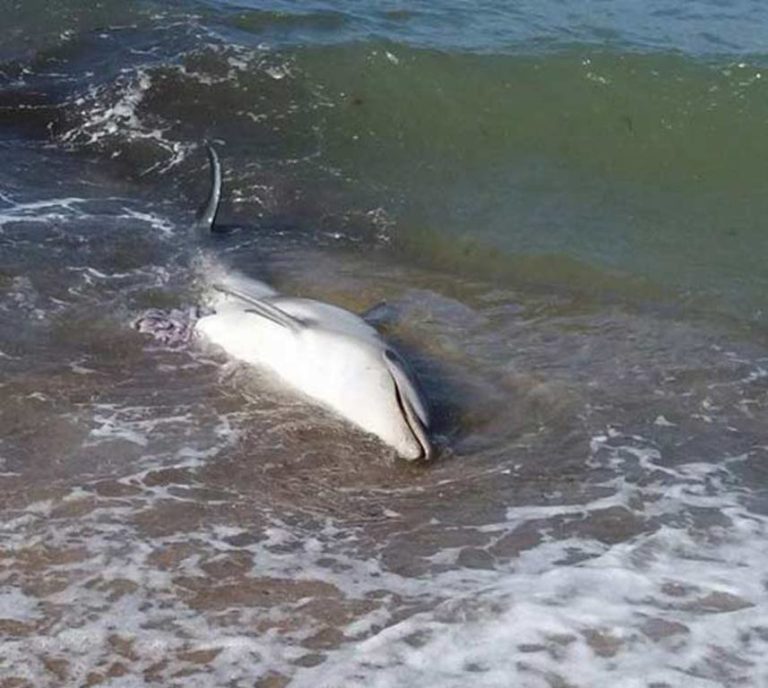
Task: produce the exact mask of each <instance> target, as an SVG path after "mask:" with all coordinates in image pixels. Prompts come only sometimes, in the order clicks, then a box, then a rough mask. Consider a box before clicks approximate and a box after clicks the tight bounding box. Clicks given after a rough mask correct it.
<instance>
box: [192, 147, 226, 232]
mask: <svg viewBox="0 0 768 688" xmlns="http://www.w3.org/2000/svg"><path fill="white" fill-rule="evenodd" d="M205 147H206V149H207V150H208V162H209V165H210V170H211V190H210V191H209V192H208V200H207V201H206V202H205V206H204V207H203V208H201V210H200V213H199V214H198V216H197V222H196V223H195V227H196V229H197V230H198V231H199V232H201V233H208V232H212V231H214V229H213V225H214V222H215V221H216V213H218V212H219V203H220V202H221V163H219V156H218V155H217V153H216V151H215V149H214V148H213V146H211V145H210V144H209V143H206V144H205Z"/></svg>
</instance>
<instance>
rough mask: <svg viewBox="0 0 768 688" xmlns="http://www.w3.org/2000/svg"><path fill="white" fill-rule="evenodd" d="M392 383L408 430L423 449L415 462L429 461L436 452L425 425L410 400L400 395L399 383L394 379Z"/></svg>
mask: <svg viewBox="0 0 768 688" xmlns="http://www.w3.org/2000/svg"><path fill="white" fill-rule="evenodd" d="M392 382H393V383H394V385H395V398H396V399H397V405H398V407H399V408H400V412H401V413H402V414H403V417H404V418H405V422H406V424H407V425H408V429H409V430H410V431H411V434H412V435H413V437H414V439H415V440H416V442H417V443H418V444H419V447H421V454H420V455H419V456H417V457H416V458H415V459H414V460H415V461H419V460H422V461H429V460H430V459H432V457H433V455H434V450H433V448H432V444H431V443H430V441H429V437H427V432H426V428H425V427H424V424H423V423H422V422H421V419H420V418H419V417H418V415H417V414H416V412H415V411H414V409H413V408H412V407H411V404H410V403H409V402H408V399H406V398H405V397H404V396H403V395H402V394H401V393H400V388H399V387H398V386H397V381H396V380H395V379H394V377H393V378H392Z"/></svg>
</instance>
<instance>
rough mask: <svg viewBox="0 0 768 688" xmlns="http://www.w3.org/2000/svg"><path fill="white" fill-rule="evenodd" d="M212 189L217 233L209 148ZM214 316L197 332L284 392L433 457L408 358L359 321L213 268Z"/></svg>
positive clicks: (208, 227)
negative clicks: (266, 374)
mask: <svg viewBox="0 0 768 688" xmlns="http://www.w3.org/2000/svg"><path fill="white" fill-rule="evenodd" d="M208 156H209V160H210V167H211V189H210V193H209V196H208V200H207V203H206V205H205V207H204V209H203V211H202V213H201V215H200V217H199V219H198V221H197V229H198V231H204V232H211V231H215V228H214V222H215V218H216V214H217V211H218V207H219V202H220V200H221V166H220V163H219V159H218V156H217V154H216V151H215V150H214V149H213V148H212V147H211V146H208ZM210 272H211V274H209V275H208V276H207V277H208V279H209V283H210V284H211V286H212V298H211V303H210V305H211V306H212V308H213V311H214V312H213V313H212V314H210V315H205V316H203V317H201V318H200V319H199V320H198V321H197V323H196V325H195V331H196V332H198V333H199V334H201V335H202V336H203V337H204V338H205V339H207V340H208V341H209V342H211V343H213V344H215V345H217V346H219V347H221V348H222V349H223V350H224V351H225V352H227V353H228V354H229V355H231V356H232V357H234V358H236V359H239V360H241V361H244V362H245V363H249V364H252V365H254V366H258V367H260V368H262V369H266V370H269V371H272V372H273V373H275V374H276V375H277V376H278V377H279V379H280V380H282V381H283V382H284V383H285V384H286V385H287V386H289V387H291V388H292V389H294V390H297V391H298V392H301V393H303V394H304V395H305V396H306V397H308V398H309V399H311V400H313V401H315V402H318V403H320V404H322V405H323V406H325V407H327V408H329V409H331V410H332V411H334V412H336V413H337V414H338V415H340V416H342V417H343V418H346V419H347V420H349V421H351V422H352V423H354V424H355V425H357V426H358V427H359V428H361V429H363V430H365V431H367V432H369V433H371V434H373V435H376V436H377V437H378V438H379V439H381V440H382V441H383V442H385V443H386V444H388V445H389V446H391V447H393V448H394V450H395V451H396V452H397V454H398V455H399V456H401V457H402V458H404V459H408V460H417V459H430V458H431V457H432V455H433V448H432V444H431V442H430V438H429V433H428V431H429V415H428V411H427V405H426V404H425V402H424V400H423V398H422V395H421V393H420V391H419V387H418V385H417V384H416V381H415V378H414V376H413V375H412V374H411V373H410V371H409V368H408V365H407V364H406V362H405V361H404V360H403V358H402V357H401V356H400V355H399V354H398V353H397V352H396V351H395V350H394V349H393V348H392V347H391V346H390V345H389V344H387V343H386V342H385V341H384V340H383V339H382V338H381V336H380V335H379V333H378V332H377V331H376V330H375V329H374V328H373V327H371V326H370V325H369V324H368V323H366V322H365V321H364V320H363V319H362V318H361V317H359V316H358V315H356V314H354V313H351V312H350V311H347V310H345V309H343V308H340V307H338V306H334V305H332V304H329V303H323V302H321V301H315V300H312V299H305V298H293V297H289V296H282V295H280V294H278V293H276V292H275V291H274V290H273V289H272V288H271V287H269V286H268V285H266V284H264V283H263V282H260V281H258V280H254V279H251V278H249V277H247V276H245V275H243V274H241V273H237V272H234V271H231V272H230V271H225V270H221V269H212V270H211V271H210Z"/></svg>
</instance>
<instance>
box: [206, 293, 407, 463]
mask: <svg viewBox="0 0 768 688" xmlns="http://www.w3.org/2000/svg"><path fill="white" fill-rule="evenodd" d="M298 301H299V300H296V302H298ZM280 305H281V307H282V308H283V309H284V310H285V311H286V312H291V314H292V315H296V316H297V317H302V316H303V317H310V316H311V315H313V314H314V315H317V314H318V312H320V313H323V314H325V309H326V308H327V309H333V310H334V311H335V310H338V311H341V309H336V308H335V307H333V306H330V305H328V304H320V306H322V309H320V311H317V312H313V311H312V309H311V306H312V305H314V304H313V303H312V302H303V303H301V304H300V305H297V307H295V308H290V305H291V303H290V302H289V300H288V299H285V300H284V301H283V302H282V303H280ZM341 312H342V313H344V314H345V318H344V319H342V320H341V324H340V327H341V329H342V330H352V331H353V332H352V333H349V334H348V333H346V332H342V333H341V334H340V333H339V332H338V328H337V330H334V329H323V328H317V327H313V328H306V329H302V330H298V331H296V330H291V329H289V328H286V327H283V326H281V325H279V324H276V323H274V322H272V321H270V320H268V319H266V318H262V317H259V316H257V315H254V314H251V313H248V312H247V311H245V310H243V309H241V308H236V307H230V308H226V309H223V310H222V312H219V313H216V314H214V315H209V316H205V317H203V318H201V319H200V320H199V321H198V323H197V326H196V328H197V330H198V332H199V333H201V334H202V335H204V336H205V338H206V339H208V340H209V341H210V342H212V343H213V344H216V345H218V346H220V347H221V348H222V349H224V350H225V351H226V352H227V353H228V354H229V355H231V356H233V357H234V358H237V359H239V360H241V361H243V362H245V363H249V364H251V365H254V366H257V367H259V368H262V369H266V370H269V371H272V372H273V373H275V374H276V375H277V376H279V377H280V378H281V379H282V381H283V382H285V383H287V384H288V385H290V386H291V387H292V388H294V389H295V390H297V391H300V392H301V393H303V394H305V395H306V396H308V397H310V398H312V399H313V400H315V401H318V402H320V403H322V404H323V405H324V406H326V407H328V408H330V409H332V410H333V411H335V412H336V413H338V414H339V415H341V416H343V417H345V418H347V419H348V420H350V421H352V422H353V423H355V424H356V425H357V426H359V427H360V428H362V429H364V430H366V431H368V432H371V433H373V434H375V435H377V436H378V437H379V438H380V439H382V440H383V441H384V442H386V443H388V444H392V445H394V446H396V448H398V451H399V452H400V453H401V454H403V455H405V456H408V454H409V453H410V454H416V453H421V448H420V447H419V446H418V443H416V444H415V445H414V441H415V440H414V438H412V436H411V433H410V431H409V430H408V427H407V425H406V424H405V423H404V421H403V417H402V411H401V410H400V408H399V407H398V401H397V395H396V388H395V383H394V381H393V379H392V377H391V375H390V374H389V373H388V372H387V369H386V367H385V366H384V365H382V363H381V355H382V352H381V347H382V346H383V345H382V343H381V340H380V339H379V338H378V335H377V333H376V332H375V330H373V328H370V326H368V325H367V324H366V323H365V322H364V321H362V320H360V319H359V318H357V316H354V315H353V314H351V313H348V312H346V311H341ZM333 324H334V325H339V323H338V321H334V323H333ZM414 446H415V448H413V447H414ZM409 447H410V448H409Z"/></svg>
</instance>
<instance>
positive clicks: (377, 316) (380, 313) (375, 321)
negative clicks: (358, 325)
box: [360, 301, 396, 325]
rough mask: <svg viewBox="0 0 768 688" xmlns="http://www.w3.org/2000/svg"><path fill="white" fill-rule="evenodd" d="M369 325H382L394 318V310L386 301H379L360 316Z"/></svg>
mask: <svg viewBox="0 0 768 688" xmlns="http://www.w3.org/2000/svg"><path fill="white" fill-rule="evenodd" d="M360 317H361V318H362V319H363V320H365V321H366V322H367V323H368V324H369V325H383V324H385V323H386V322H389V321H392V320H394V319H395V318H396V313H395V309H394V308H392V306H390V305H389V304H388V303H387V302H386V301H379V302H378V303H377V304H374V305H373V306H371V307H370V308H368V309H367V310H365V311H363V312H362V313H361V314H360Z"/></svg>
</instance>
